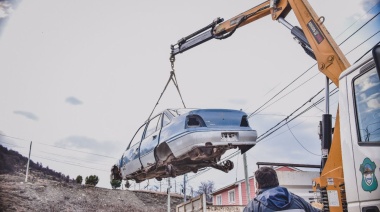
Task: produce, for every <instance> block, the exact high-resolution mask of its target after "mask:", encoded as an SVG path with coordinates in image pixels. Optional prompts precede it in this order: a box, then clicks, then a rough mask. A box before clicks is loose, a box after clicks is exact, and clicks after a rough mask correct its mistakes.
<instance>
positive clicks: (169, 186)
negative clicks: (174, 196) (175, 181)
mask: <svg viewBox="0 0 380 212" xmlns="http://www.w3.org/2000/svg"><path fill="white" fill-rule="evenodd" d="M170 188H171V185H170V177H168V210H167V211H168V212H170Z"/></svg>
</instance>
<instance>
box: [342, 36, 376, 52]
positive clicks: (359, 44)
mask: <svg viewBox="0 0 380 212" xmlns="http://www.w3.org/2000/svg"><path fill="white" fill-rule="evenodd" d="M379 32H380V31H377V32H376V33H375V34H373V35H371V36H370V37H369V38H367V39H366V40H365V41H363V42H361V43H360V44H359V45H357V46H356V47H355V48H353V49H351V50H350V51H349V52H347V54H346V55H348V54H350V53H351V52H352V51H354V50H355V49H357V48H358V47H359V46H361V45H363V44H364V43H365V42H367V41H368V40H369V39H371V38H373V37H374V36H375V35H377V34H378V33H379Z"/></svg>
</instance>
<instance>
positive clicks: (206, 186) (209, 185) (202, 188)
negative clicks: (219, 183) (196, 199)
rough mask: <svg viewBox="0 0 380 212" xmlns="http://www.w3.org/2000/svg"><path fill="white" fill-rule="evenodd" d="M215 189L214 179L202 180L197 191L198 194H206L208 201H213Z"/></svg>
mask: <svg viewBox="0 0 380 212" xmlns="http://www.w3.org/2000/svg"><path fill="white" fill-rule="evenodd" d="M213 191H214V182H213V181H210V180H209V181H207V182H201V184H200V185H199V186H198V190H197V191H196V192H195V193H196V194H197V195H202V194H206V201H207V202H212V195H211V194H212V192H213Z"/></svg>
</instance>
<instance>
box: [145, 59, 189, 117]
mask: <svg viewBox="0 0 380 212" xmlns="http://www.w3.org/2000/svg"><path fill="white" fill-rule="evenodd" d="M174 62H175V57H174V55H171V56H170V63H171V68H172V71H170V76H169V79H168V81H167V83H166V85H165V87H164V90H163V91H162V92H161V95H160V97H159V98H158V100H157V102H156V104H155V105H154V108H153V110H152V112H151V113H150V115H149V117H148V119H147V121H146V122H148V121H149V119H150V117H152V114H153V112H154V110H155V109H156V107H157V105H158V103H159V102H160V100H161V97H162V95H163V94H164V93H165V91H166V88H167V87H168V85H169V83H170V81H173V83H174V85H175V87H176V88H177V91H178V94H179V96H180V98H181V101H182V104H183V107H184V108H186V105H185V103H184V101H183V98H182V95H181V92H180V90H179V86H178V82H177V78H176V76H175V72H174V71H175V70H174Z"/></svg>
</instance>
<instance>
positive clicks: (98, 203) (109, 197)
mask: <svg viewBox="0 0 380 212" xmlns="http://www.w3.org/2000/svg"><path fill="white" fill-rule="evenodd" d="M37 176H41V175H39V174H38V173H34V174H33V173H31V174H30V178H29V179H30V182H28V183H25V182H24V180H25V175H24V174H21V173H14V174H1V175H0V211H155V212H161V211H163V212H164V211H166V210H167V205H166V201H167V196H166V194H164V193H159V192H147V191H129V190H111V189H105V188H97V187H88V186H84V185H78V184H73V183H65V182H57V181H54V180H50V179H45V178H41V177H37ZM171 200H172V203H171V211H175V207H176V205H177V204H180V203H182V198H181V197H180V196H178V195H173V196H171Z"/></svg>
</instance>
